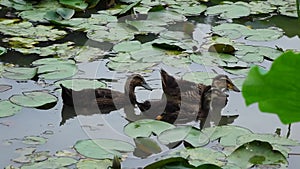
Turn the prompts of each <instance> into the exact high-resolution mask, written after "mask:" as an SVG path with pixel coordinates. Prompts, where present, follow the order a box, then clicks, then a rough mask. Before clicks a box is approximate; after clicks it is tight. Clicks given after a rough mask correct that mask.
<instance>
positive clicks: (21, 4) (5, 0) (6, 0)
mask: <svg viewBox="0 0 300 169" xmlns="http://www.w3.org/2000/svg"><path fill="white" fill-rule="evenodd" d="M0 4H1V5H3V6H6V7H8V8H14V9H16V10H20V11H22V10H28V9H32V4H31V3H30V2H27V1H24V0H18V1H11V0H2V1H0Z"/></svg>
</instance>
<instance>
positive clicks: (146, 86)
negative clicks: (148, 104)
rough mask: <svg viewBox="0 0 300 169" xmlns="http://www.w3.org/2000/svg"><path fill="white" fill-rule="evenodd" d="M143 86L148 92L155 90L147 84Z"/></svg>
mask: <svg viewBox="0 0 300 169" xmlns="http://www.w3.org/2000/svg"><path fill="white" fill-rule="evenodd" d="M141 86H142V87H144V88H145V89H147V90H150V91H152V90H153V89H152V88H151V87H150V86H149V85H148V84H147V83H143V84H142V85H141Z"/></svg>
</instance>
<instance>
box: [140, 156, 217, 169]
mask: <svg viewBox="0 0 300 169" xmlns="http://www.w3.org/2000/svg"><path fill="white" fill-rule="evenodd" d="M174 166H175V167H176V168H178V169H189V168H195V166H193V165H190V164H189V163H188V160H187V159H185V158H182V157H170V158H166V159H162V160H159V161H157V162H154V163H152V164H149V165H147V166H146V167H145V168H144V169H152V168H157V169H162V168H164V169H172V168H174ZM197 169H198V167H197ZM200 169H201V168H200ZM211 169H215V168H211ZM217 169H219V168H217Z"/></svg>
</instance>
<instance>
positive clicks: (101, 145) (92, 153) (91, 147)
mask: <svg viewBox="0 0 300 169" xmlns="http://www.w3.org/2000/svg"><path fill="white" fill-rule="evenodd" d="M74 148H75V149H76V151H77V152H78V153H80V154H81V155H83V156H85V157H88V158H94V159H106V158H108V159H113V158H114V156H115V155H116V156H118V157H120V156H121V152H132V151H134V147H133V146H132V145H131V144H129V143H127V142H124V141H119V140H112V139H93V140H90V139H88V140H80V141H77V142H76V144H75V145H74Z"/></svg>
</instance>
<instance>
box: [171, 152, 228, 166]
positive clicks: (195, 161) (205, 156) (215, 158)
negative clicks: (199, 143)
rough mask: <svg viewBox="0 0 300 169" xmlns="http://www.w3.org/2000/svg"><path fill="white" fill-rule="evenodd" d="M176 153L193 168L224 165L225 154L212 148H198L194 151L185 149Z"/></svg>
mask: <svg viewBox="0 0 300 169" xmlns="http://www.w3.org/2000/svg"><path fill="white" fill-rule="evenodd" d="M174 153H175V154H176V155H179V156H180V157H183V158H185V159H188V161H189V164H191V165H193V166H199V165H203V164H214V165H217V166H222V165H224V159H225V154H223V153H222V152H219V151H216V150H213V149H210V148H203V147H198V148H193V149H183V150H180V151H177V152H174ZM171 155H172V154H171Z"/></svg>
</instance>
